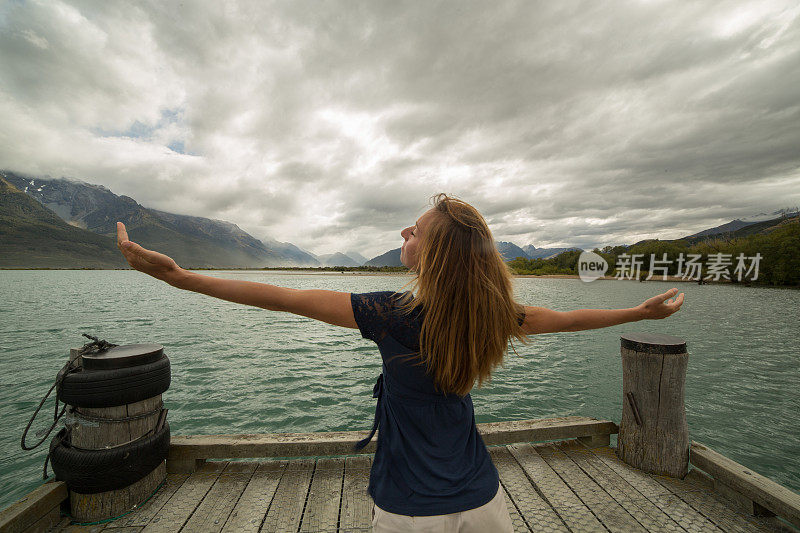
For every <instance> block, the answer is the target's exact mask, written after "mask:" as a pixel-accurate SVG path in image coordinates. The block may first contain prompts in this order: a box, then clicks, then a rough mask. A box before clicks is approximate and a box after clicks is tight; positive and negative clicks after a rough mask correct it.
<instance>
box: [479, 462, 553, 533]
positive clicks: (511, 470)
mask: <svg viewBox="0 0 800 533" xmlns="http://www.w3.org/2000/svg"><path fill="white" fill-rule="evenodd" d="M489 456H490V457H491V458H492V462H493V463H494V466H495V468H497V472H498V473H499V474H500V483H501V484H502V485H503V486H504V490H505V491H506V493H507V494H508V503H509V505H513V506H514V507H515V509H516V510H518V515H519V517H520V520H522V522H523V525H525V526H526V528H530V530H531V531H542V530H546V531H563V532H567V531H569V529H567V526H566V525H565V524H564V522H563V521H562V520H561V518H559V516H558V514H556V512H555V511H553V509H552V508H551V507H550V505H549V504H548V503H547V502H546V501H544V500H543V499H542V497H541V496H539V494H537V493H536V490H535V489H534V487H533V484H532V483H531V481H530V480H529V479H528V478H527V476H526V475H525V472H524V470H523V469H522V467H521V466H520V465H519V463H517V460H516V459H514V457H513V456H512V455H511V452H510V451H509V450H508V448H507V446H496V447H490V448H489ZM513 518H514V517H513V515H512V521H513ZM514 527H515V529H516V528H517V527H518V524H517V523H516V522H515V524H514ZM526 530H527V529H526Z"/></svg>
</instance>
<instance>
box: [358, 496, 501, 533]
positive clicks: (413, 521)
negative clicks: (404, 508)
mask: <svg viewBox="0 0 800 533" xmlns="http://www.w3.org/2000/svg"><path fill="white" fill-rule="evenodd" d="M372 531H373V532H375V533H390V532H391V533H400V532H402V531H415V532H416V531H419V532H431V533H486V532H487V531H488V532H491V533H506V532H510V533H513V532H514V526H513V525H512V524H511V515H509V514H508V508H507V507H506V494H505V491H504V490H503V487H502V485H501V486H500V487H499V488H498V490H497V494H495V496H494V498H492V500H491V501H490V502H489V503H487V504H485V505H481V506H480V507H476V508H475V509H469V510H468V511H461V512H460V513H452V514H442V515H434V516H406V515H401V514H394V513H390V512H388V511H384V510H383V509H381V508H380V507H378V506H377V505H375V503H374V502H373V504H372Z"/></svg>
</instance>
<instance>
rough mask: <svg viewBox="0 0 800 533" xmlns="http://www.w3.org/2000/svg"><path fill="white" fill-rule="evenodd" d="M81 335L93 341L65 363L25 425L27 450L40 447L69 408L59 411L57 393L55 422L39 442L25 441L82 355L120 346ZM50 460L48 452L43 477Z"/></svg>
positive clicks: (75, 367) (54, 412)
mask: <svg viewBox="0 0 800 533" xmlns="http://www.w3.org/2000/svg"><path fill="white" fill-rule="evenodd" d="M81 335H83V336H84V337H86V338H87V339H92V342H89V343H86V344H84V345H83V347H81V349H80V350H78V356H77V357H75V358H74V359H72V360H70V361H69V362H68V363H67V364H65V365H64V366H63V367H62V368H61V370H59V372H58V374H57V375H56V380H55V383H53V385H52V386H51V387H50V390H48V391H47V394H45V395H44V398H42V401H40V402H39V406H38V407H36V410H35V411H34V412H33V416H31V419H30V420H29V421H28V424H27V425H26V426H25V430H24V431H23V432H22V440H21V441H20V446H22V449H23V450H25V451H29V450H34V449H36V448H38V447H39V446H41V444H42V443H43V442H44V441H45V440H46V439H47V437H49V436H50V433H52V432H53V429H55V427H56V425H57V424H58V421H59V420H60V419H61V417H62V416H64V413H65V412H66V410H67V404H64V407H63V408H62V409H61V412H59V411H58V394H56V403H55V409H54V411H53V423H52V424H51V425H50V427H49V428H48V429H47V431H46V432H44V436H43V437H42V438H41V440H39V442H37V443H36V444H34V445H33V446H28V445H27V444H26V443H25V438H26V437H27V436H28V431H30V429H31V426H32V425H33V421H34V420H35V419H36V415H38V414H39V411H40V410H41V409H42V406H43V405H44V402H45V401H46V400H47V398H48V397H49V396H50V394H51V393H52V392H53V390H54V389H55V388H56V387H60V386H61V382H63V381H64V378H65V377H66V376H67V374H70V373H72V372H75V371H77V370H78V368H79V362H80V357H81V356H83V355H91V354H96V353H100V352H103V351H105V350H108V349H109V348H113V347H115V346H119V345H118V344H112V343H110V342H106V341H105V340H100V339H98V338H97V337H93V336H92V335H88V334H86V333H82V334H81ZM40 434H41V433H40V432H37V433H36V436H39V435H40ZM49 460H50V454H49V453H48V454H47V457H45V459H44V468H43V470H42V479H47V463H48V461H49Z"/></svg>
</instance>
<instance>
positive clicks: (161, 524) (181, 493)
mask: <svg viewBox="0 0 800 533" xmlns="http://www.w3.org/2000/svg"><path fill="white" fill-rule="evenodd" d="M225 466H227V463H224V462H209V463H205V464H204V465H203V468H201V469H200V470H198V471H197V472H195V473H193V474H191V475H190V476H189V477H188V478H187V479H186V481H184V482H183V484H182V485H181V486H180V487H179V488H178V490H177V491H175V493H174V494H173V495H172V497H171V498H170V499H169V500H168V501H167V503H166V504H165V505H164V506H163V507H162V508H161V509H160V510H159V511H158V513H157V514H156V515H155V516H154V517H153V519H152V520H150V522H149V523H148V524H147V526H146V527H145V528H144V530H143V531H146V532H148V533H150V532H160V531H164V532H167V533H170V532H174V531H178V530H180V529H181V528H182V527H183V525H184V524H185V523H186V521H187V520H189V517H190V516H192V513H194V510H195V509H196V508H197V506H198V505H199V504H200V502H201V501H202V500H203V498H204V497H205V495H206V494H207V493H208V491H209V490H210V489H211V486H212V485H213V484H214V482H215V481H216V480H217V478H218V477H219V475H220V473H221V472H222V470H224V469H225Z"/></svg>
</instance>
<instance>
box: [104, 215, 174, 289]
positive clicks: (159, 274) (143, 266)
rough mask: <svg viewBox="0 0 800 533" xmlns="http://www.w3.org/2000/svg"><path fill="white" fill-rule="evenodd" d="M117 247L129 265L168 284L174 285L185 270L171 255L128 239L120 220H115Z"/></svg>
mask: <svg viewBox="0 0 800 533" xmlns="http://www.w3.org/2000/svg"><path fill="white" fill-rule="evenodd" d="M117 247H118V248H119V250H120V251H121V252H122V255H124V256H125V259H126V260H127V261H128V264H129V265H130V266H131V267H133V268H134V269H136V270H138V271H139V272H144V273H145V274H148V275H150V276H153V277H154V278H156V279H160V280H161V281H166V282H167V283H169V284H170V285H176V284H177V283H178V281H179V280H180V279H181V278H182V277H183V275H184V274H185V272H186V271H185V270H183V269H182V268H181V267H179V266H178V263H176V262H175V261H174V260H173V259H172V258H171V257H169V256H167V255H164V254H161V253H158V252H155V251H153V250H147V249H145V248H142V247H141V246H139V245H138V244H136V243H135V242H131V241H130V240H128V232H127V230H126V229H125V224H123V223H122V222H117Z"/></svg>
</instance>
